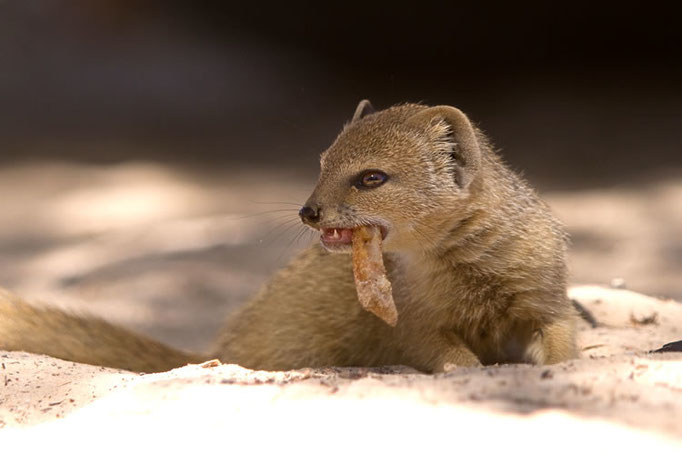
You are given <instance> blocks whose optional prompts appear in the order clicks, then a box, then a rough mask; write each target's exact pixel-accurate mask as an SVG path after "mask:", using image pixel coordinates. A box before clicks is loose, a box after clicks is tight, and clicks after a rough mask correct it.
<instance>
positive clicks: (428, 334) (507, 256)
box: [0, 101, 577, 372]
mask: <svg viewBox="0 0 682 455" xmlns="http://www.w3.org/2000/svg"><path fill="white" fill-rule="evenodd" d="M300 216H301V218H302V220H303V222H304V223H306V224H308V225H309V226H311V227H312V228H313V229H316V230H319V231H320V233H321V235H320V244H318V245H315V246H313V247H310V248H308V249H307V250H305V251H303V252H301V253H300V254H299V255H298V256H297V257H296V258H295V259H294V260H293V261H292V262H291V263H290V264H289V265H288V266H287V267H285V268H284V269H282V270H281V271H279V273H277V274H276V275H275V276H274V278H273V279H272V280H271V281H270V282H269V283H268V284H266V285H265V286H264V287H263V289H262V290H261V291H260V292H259V293H258V294H257V295H256V296H255V298H254V299H253V300H251V301H250V302H248V303H247V304H246V305H244V306H243V307H242V308H241V309H240V310H238V311H237V313H236V314H234V315H233V316H232V317H231V318H230V320H229V321H228V323H227V325H226V327H225V328H224V329H223V330H222V331H221V333H220V335H219V337H218V339H217V341H216V343H215V347H214V349H213V351H212V352H210V353H208V354H206V355H193V354H185V353H182V352H179V351H175V350H173V349H171V348H168V347H165V346H163V345H161V344H159V343H157V342H154V341H153V340H149V339H147V338H144V337H138V336H136V335H133V334H132V333H130V332H128V331H125V330H123V329H119V328H116V327H113V326H110V325H108V324H107V323H105V322H103V321H99V320H94V319H81V318H76V317H73V316H69V315H66V314H64V313H60V312H58V311H57V310H51V309H36V308H33V307H32V306H30V305H28V304H26V303H24V302H22V301H21V300H20V299H18V298H15V297H12V296H10V295H5V296H4V297H0V349H6V350H26V351H31V352H38V353H46V354H49V355H52V356H55V357H60V358H65V359H67V360H75V361H81V362H86V363H93V364H98V365H105V366H111V367H118V368H125V369H132V370H136V371H160V370H164V369H169V368H173V367H176V366H180V365H183V364H185V363H187V362H193V361H200V360H202V359H209V358H219V359H220V360H222V361H223V362H229V363H237V364H240V365H242V366H245V367H249V368H254V369H266V370H284V369H294V368H301V367H323V366H381V365H397V364H402V365H408V366H411V367H414V368H416V369H418V370H421V371H424V372H438V371H443V370H445V369H447V368H449V366H458V365H460V366H464V365H466V366H471V365H479V364H493V363H510V362H526V363H533V364H547V363H554V362H559V361H562V360H566V359H570V358H573V357H575V356H576V355H577V353H576V345H575V321H576V314H575V310H574V309H573V307H572V305H571V303H570V301H569V300H568V298H567V297H566V264H565V252H566V235H565V233H564V230H563V228H562V226H561V224H560V223H559V222H558V221H557V220H556V219H555V218H554V217H553V216H552V214H551V213H550V211H549V209H548V208H547V206H546V205H545V204H544V203H543V202H542V201H541V200H540V199H539V198H538V196H537V195H536V193H535V192H534V191H533V190H532V189H531V188H530V187H529V186H528V184H527V183H526V182H525V181H524V180H523V179H521V178H520V177H519V176H517V175H515V174H514V173H513V172H512V171H511V170H509V169H508V168H507V167H506V166H505V165H504V163H503V162H502V161H501V159H500V158H499V156H498V155H497V154H496V153H495V152H494V151H493V150H492V149H491V147H490V145H489V143H488V141H487V140H486V138H485V137H484V135H483V134H482V133H481V132H480V131H479V130H478V129H477V128H475V127H474V126H473V125H472V124H471V123H470V121H469V120H468V119H467V117H466V116H465V115H464V114H463V113H462V112H461V111H459V110H458V109H456V108H453V107H449V106H436V107H428V106H424V105H421V104H404V105H398V106H394V107H391V108H389V109H386V110H383V111H378V112H375V111H374V109H373V108H372V106H371V104H370V103H369V102H368V101H362V102H361V103H360V104H359V105H358V108H357V109H356V112H355V115H354V116H353V119H352V120H351V122H349V123H348V124H347V125H346V126H345V128H344V129H343V131H342V132H341V133H340V134H339V136H338V138H337V139H336V140H335V141H334V143H333V144H332V145H331V146H330V147H329V149H327V150H326V151H325V152H324V153H323V154H322V157H321V172H320V177H319V180H318V183H317V186H316V187H315V189H314V191H313V193H312V195H311V196H310V198H309V199H308V201H307V202H306V203H305V205H304V206H303V208H302V209H301V211H300ZM360 225H375V226H378V227H379V228H380V229H381V232H382V236H383V237H384V239H383V253H384V259H385V263H386V269H387V273H388V277H389V280H390V281H391V283H392V286H393V297H394V300H395V304H396V307H397V309H398V313H399V315H400V317H399V319H398V324H397V326H396V327H390V326H388V325H387V324H385V323H384V322H383V321H381V320H380V319H379V318H377V317H376V316H374V315H373V314H371V313H368V312H366V311H365V310H364V309H363V308H362V307H361V306H360V304H359V302H358V299H357V293H356V290H355V284H354V280H353V272H352V266H351V257H350V250H351V248H350V242H351V240H350V239H351V232H352V229H353V228H355V227H358V226H360Z"/></svg>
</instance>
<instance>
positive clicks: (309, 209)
mask: <svg viewBox="0 0 682 455" xmlns="http://www.w3.org/2000/svg"><path fill="white" fill-rule="evenodd" d="M321 211H322V210H320V208H319V207H317V206H310V205H304V206H303V207H301V210H299V211H298V216H300V217H301V221H303V222H304V223H305V224H307V225H309V226H312V227H317V226H316V224H317V223H318V222H319V221H320V212H321Z"/></svg>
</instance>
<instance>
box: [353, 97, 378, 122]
mask: <svg viewBox="0 0 682 455" xmlns="http://www.w3.org/2000/svg"><path fill="white" fill-rule="evenodd" d="M375 112H376V110H374V107H373V106H372V103H370V102H369V100H362V101H360V102H359V103H358V107H356V108H355V114H353V120H351V123H353V122H354V121H356V120H360V119H361V118H363V117H365V116H366V115H369V114H374V113H375Z"/></svg>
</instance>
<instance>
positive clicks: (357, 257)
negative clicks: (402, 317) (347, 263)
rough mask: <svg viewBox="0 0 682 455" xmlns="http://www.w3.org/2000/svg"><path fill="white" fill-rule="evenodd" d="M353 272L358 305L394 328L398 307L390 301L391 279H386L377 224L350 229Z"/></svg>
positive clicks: (391, 299) (391, 297) (396, 321)
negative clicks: (351, 231) (351, 234)
mask: <svg viewBox="0 0 682 455" xmlns="http://www.w3.org/2000/svg"><path fill="white" fill-rule="evenodd" d="M353 275H354V277H355V288H356V289H357V292H358V299H359V300H360V304H361V305H362V307H363V308H364V309H365V310H367V311H371V312H372V313H374V314H375V315H377V316H378V317H380V318H381V319H383V320H384V322H385V323H386V324H388V325H390V326H392V327H395V325H396V324H397V323H398V310H397V309H396V307H395V302H394V301H393V295H392V293H391V282H390V281H388V278H386V268H385V267H384V260H383V257H382V255H381V229H379V227H378V226H360V227H357V228H355V229H353Z"/></svg>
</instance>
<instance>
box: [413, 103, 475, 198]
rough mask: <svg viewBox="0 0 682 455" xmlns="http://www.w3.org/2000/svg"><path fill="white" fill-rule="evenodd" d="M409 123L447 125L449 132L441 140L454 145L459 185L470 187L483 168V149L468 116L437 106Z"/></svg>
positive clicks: (448, 107)
mask: <svg viewBox="0 0 682 455" xmlns="http://www.w3.org/2000/svg"><path fill="white" fill-rule="evenodd" d="M407 121H408V123H411V124H413V125H415V126H418V127H421V128H428V127H430V126H434V125H436V124H437V123H438V122H441V121H444V122H446V123H447V125H448V127H449V131H448V132H447V134H446V135H445V137H443V138H440V139H444V140H445V141H447V142H449V143H451V144H452V151H451V152H450V154H451V156H452V159H453V160H454V162H455V179H456V182H457V184H458V185H459V186H460V187H462V188H466V187H467V186H469V184H470V183H471V182H472V180H473V179H474V177H475V176H476V173H477V172H478V170H479V168H480V167H481V149H480V147H479V145H478V140H477V139H476V133H475V132H474V127H473V126H471V122H469V119H468V118H467V116H466V115H464V113H463V112H462V111H460V110H459V109H457V108H454V107H451V106H435V107H430V108H427V109H424V110H423V111H421V112H419V113H418V114H415V115H413V116H412V117H410V118H409V119H408V120H407Z"/></svg>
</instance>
